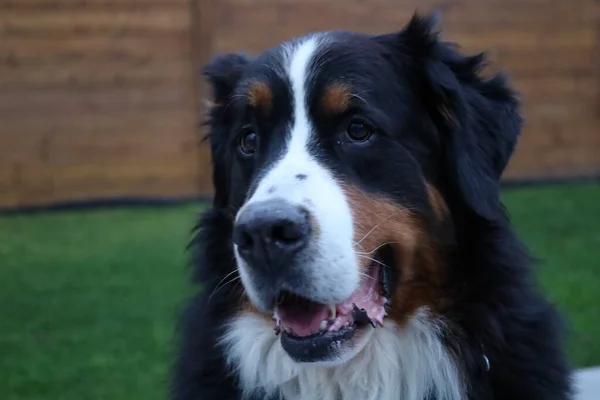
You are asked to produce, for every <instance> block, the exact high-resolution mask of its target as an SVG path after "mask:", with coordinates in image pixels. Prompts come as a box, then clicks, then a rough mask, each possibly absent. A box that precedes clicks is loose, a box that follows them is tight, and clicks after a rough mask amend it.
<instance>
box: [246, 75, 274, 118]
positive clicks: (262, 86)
mask: <svg viewBox="0 0 600 400" xmlns="http://www.w3.org/2000/svg"><path fill="white" fill-rule="evenodd" d="M246 95H247V97H248V104H250V105H251V106H252V107H256V108H260V109H262V110H263V111H264V112H266V113H268V112H269V111H270V110H271V107H272V105H273V92H271V88H270V87H269V85H267V84H266V83H265V82H252V83H251V84H250V85H249V86H248V90H247V92H246Z"/></svg>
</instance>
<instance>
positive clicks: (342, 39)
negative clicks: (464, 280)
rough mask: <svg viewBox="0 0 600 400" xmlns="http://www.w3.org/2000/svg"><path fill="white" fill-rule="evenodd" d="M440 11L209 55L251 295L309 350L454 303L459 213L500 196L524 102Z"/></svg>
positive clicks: (223, 174) (224, 172)
mask: <svg viewBox="0 0 600 400" xmlns="http://www.w3.org/2000/svg"><path fill="white" fill-rule="evenodd" d="M431 25H432V21H431V20H430V19H421V18H418V17H415V18H413V20H412V21H411V22H410V23H409V25H408V26H407V27H406V28H405V29H404V30H402V31H400V32H398V33H394V34H390V35H383V36H368V35H363V34H358V33H351V32H338V31H336V32H326V33H317V34H312V35H309V36H306V37H302V38H299V39H296V40H294V41H291V42H287V43H283V44H281V45H279V46H277V47H275V48H274V49H271V50H269V51H267V52H265V53H263V54H262V55H260V56H259V57H257V58H254V59H248V58H246V57H243V56H240V55H224V56H221V57H218V58H216V59H215V60H214V61H213V62H212V63H211V64H210V65H209V66H207V68H206V70H205V72H206V75H207V76H208V78H209V80H210V82H211V84H212V87H213V91H214V96H215V104H214V106H213V107H212V109H211V124H212V125H211V133H210V140H211V145H212V150H213V159H214V168H215V170H214V184H215V189H216V193H215V204H214V206H215V207H217V208H222V209H227V210H230V211H231V221H232V222H231V223H232V224H233V237H232V246H233V249H232V250H233V254H234V256H235V260H236V263H237V269H238V273H239V275H240V277H241V279H242V282H243V286H244V290H245V293H246V295H247V298H248V299H249V304H248V305H247V306H246V307H245V308H246V309H247V310H251V311H250V312H256V313H262V314H264V315H266V316H268V317H269V318H271V317H272V318H273V321H274V328H275V332H274V335H275V334H278V333H281V344H282V346H283V348H284V349H285V350H286V351H287V353H288V354H289V356H290V357H291V358H293V359H295V360H297V361H299V362H316V361H319V362H329V363H331V362H333V363H336V362H338V363H339V362H344V361H346V360H348V359H349V358H350V357H352V356H353V355H354V354H356V352H358V351H359V350H360V349H361V348H362V346H363V345H364V343H366V341H368V340H369V337H370V333H371V332H372V331H373V329H377V327H378V326H383V325H384V324H385V320H386V318H391V319H393V320H394V321H395V322H396V323H398V324H400V325H401V324H402V322H403V321H405V320H406V319H407V318H409V317H410V316H411V315H412V313H414V312H415V311H416V310H417V309H419V308H422V307H427V308H428V309H429V310H430V311H431V312H433V313H440V314H443V312H444V311H443V310H444V308H445V307H447V304H446V303H447V302H448V301H451V300H448V299H447V296H446V295H445V292H444V290H445V289H444V288H445V286H446V285H447V284H448V282H449V281H450V276H451V274H452V265H451V263H450V262H449V261H448V259H447V258H446V257H445V256H444V251H443V250H444V248H445V246H446V245H447V243H446V241H447V240H449V238H451V237H452V234H453V232H455V231H454V224H455V223H456V221H455V219H456V215H457V214H465V215H472V216H474V217H475V218H480V219H493V218H495V216H496V215H497V213H499V212H501V211H500V210H501V207H500V203H499V199H498V179H499V177H500V175H501V173H502V171H503V169H504V168H505V166H506V163H507V162H508V158H509V156H510V153H511V152H512V149H513V147H514V144H515V141H516V137H517V134H518V131H519V127H520V120H519V118H518V113H517V104H516V102H515V101H514V99H513V97H512V94H511V93H510V91H509V90H508V89H507V88H506V87H505V85H504V82H503V81H502V80H501V79H494V80H491V81H483V80H481V79H480V78H479V77H478V76H477V72H478V71H477V69H478V68H479V67H480V62H481V59H480V58H479V57H463V56H461V55H459V54H458V53H456V52H455V51H454V50H453V49H452V48H451V47H450V46H448V45H446V44H443V43H440V42H438V40H437V37H436V35H435V34H434V33H432V32H431Z"/></svg>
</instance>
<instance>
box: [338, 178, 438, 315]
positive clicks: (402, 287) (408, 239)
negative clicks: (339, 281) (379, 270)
mask: <svg viewBox="0 0 600 400" xmlns="http://www.w3.org/2000/svg"><path fill="white" fill-rule="evenodd" d="M344 190H345V193H346V195H347V198H348V200H349V203H350V207H351V209H352V213H353V217H354V230H355V237H354V241H355V243H356V251H362V252H363V254H362V257H359V258H360V259H361V267H362V268H363V269H364V268H366V267H367V265H368V264H369V263H370V262H371V260H370V259H368V258H366V257H373V256H374V255H375V250H376V249H378V248H379V247H382V246H383V245H389V246H391V247H392V249H393V250H394V256H395V261H396V262H397V265H394V266H390V267H392V268H395V271H396V272H395V276H396V288H395V291H394V294H393V297H392V299H391V306H390V309H389V311H388V313H389V315H388V318H390V319H393V320H394V321H396V322H397V323H399V324H402V323H404V322H405V321H406V320H407V318H409V317H410V316H412V315H413V314H414V313H415V312H416V311H417V309H418V308H420V307H422V306H427V307H429V309H430V310H431V311H433V312H435V310H436V309H437V304H438V293H439V287H440V282H441V278H442V276H441V272H442V271H441V265H440V263H439V260H438V257H437V256H436V253H435V250H434V248H433V246H432V243H433V241H432V240H430V237H429V234H428V232H427V231H426V230H425V229H424V224H422V223H421V222H420V220H419V219H418V218H417V216H416V215H415V214H414V213H412V212H411V211H410V210H408V209H407V208H405V207H403V206H401V205H399V204H396V203H394V202H393V201H391V200H389V199H385V198H382V197H379V196H376V195H373V194H368V193H365V192H362V191H361V190H360V189H358V188H356V187H352V186H346V187H345V188H344ZM364 253H367V254H364ZM384 268H385V267H384ZM362 272H364V271H362Z"/></svg>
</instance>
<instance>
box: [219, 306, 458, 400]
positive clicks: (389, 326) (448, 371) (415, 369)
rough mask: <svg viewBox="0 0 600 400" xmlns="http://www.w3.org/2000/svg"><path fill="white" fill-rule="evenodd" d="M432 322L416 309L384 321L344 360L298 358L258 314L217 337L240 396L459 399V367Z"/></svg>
mask: <svg viewBox="0 0 600 400" xmlns="http://www.w3.org/2000/svg"><path fill="white" fill-rule="evenodd" d="M439 327H440V325H439V324H436V322H435V321H433V320H431V318H430V317H429V316H428V315H427V313H425V312H423V311H422V312H419V313H417V314H416V315H415V316H414V317H413V318H412V319H411V320H410V321H409V322H408V323H406V324H405V325H404V326H403V327H402V328H401V329H400V328H398V327H397V326H396V325H395V324H394V323H393V322H391V321H387V322H386V325H385V327H383V328H377V329H376V330H375V332H373V334H372V335H371V337H370V339H369V341H368V343H367V344H366V345H365V348H364V349H362V350H361V351H360V352H359V353H358V354H357V355H356V356H355V357H354V358H352V359H351V360H350V361H348V362H347V363H345V364H341V365H337V366H333V367H332V366H329V367H326V366H317V365H311V364H298V363H295V362H294V361H292V360H291V359H290V357H289V356H288V355H287V354H286V353H285V351H284V350H283V348H282V347H281V344H280V341H279V340H278V337H277V336H275V335H274V333H273V328H272V326H270V324H269V323H268V322H267V321H266V320H265V319H263V318H261V317H260V316H257V315H254V314H250V313H246V314H241V315H239V316H237V317H236V318H234V320H233V321H232V322H231V325H230V326H229V327H228V330H227V333H226V335H225V336H224V337H223V345H224V346H225V349H226V355H227V361H228V363H229V365H230V367H231V368H232V370H234V371H236V373H237V374H238V379H239V384H240V389H241V390H242V391H243V395H244V398H250V397H251V396H252V395H260V396H262V397H261V398H275V399H277V398H281V399H285V400H314V399H323V400H339V399H343V400H381V399H386V400H424V399H429V398H433V399H436V400H462V399H465V397H466V396H465V389H464V387H463V380H462V379H461V374H460V368H459V367H458V366H457V363H456V362H455V360H454V358H453V356H452V355H451V354H450V353H449V351H448V349H447V348H446V347H445V346H444V345H443V344H442V342H441V339H440V331H439Z"/></svg>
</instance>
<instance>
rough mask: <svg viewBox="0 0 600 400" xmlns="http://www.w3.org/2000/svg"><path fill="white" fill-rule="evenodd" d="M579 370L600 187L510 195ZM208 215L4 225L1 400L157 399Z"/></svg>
mask: <svg viewBox="0 0 600 400" xmlns="http://www.w3.org/2000/svg"><path fill="white" fill-rule="evenodd" d="M504 197H505V201H506V204H507V206H508V207H509V209H510V211H511V214H512V216H513V218H514V220H515V223H516V225H517V228H518V230H519V232H520V233H521V236H522V237H523V238H524V240H525V241H526V242H527V244H529V245H530V247H531V248H532V250H533V251H534V253H535V254H536V255H538V256H540V257H542V258H543V259H544V260H545V262H544V263H543V264H542V265H540V266H539V275H540V278H541V282H542V284H543V288H544V289H545V290H546V291H547V293H548V294H549V296H550V297H551V298H552V299H553V300H554V301H555V302H556V303H557V304H558V305H559V306H560V307H561V309H562V310H563V312H564V313H565V315H566V316H567V317H568V319H569V323H570V325H571V327H572V334H571V337H570V341H569V349H570V354H571V355H572V359H573V361H574V362H575V364H576V365H577V366H586V365H592V364H600V341H599V340H598V339H597V338H598V337H600V306H599V305H600V286H599V285H598V282H600V226H599V224H598V219H599V216H600V187H599V186H592V185H576V186H562V187H549V188H535V189H525V190H511V191H507V192H506V193H505V195H504ZM197 209H198V206H194V205H188V206H182V207H174V208H138V209H127V208H122V209H113V210H97V211H87V212H81V211H79V212H57V213H47V214H39V215H23V216H4V217H0V399H3V400H17V399H19V400H34V399H35V400H42V399H43V400H54V399H56V400H58V399H60V400H75V399H77V400H81V399H86V400H87V399H90V400H100V399H106V400H125V399H127V400H131V399H144V400H154V399H156V400H158V399H163V398H165V381H166V378H167V371H168V365H169V352H170V351H171V348H172V347H171V346H172V338H173V335H172V331H173V324H174V320H175V316H176V312H177V307H178V306H179V305H180V304H181V301H182V300H183V299H184V297H185V295H186V293H187V292H188V290H189V288H188V287H187V286H186V282H185V279H186V277H187V276H186V270H185V264H186V255H185V253H184V250H185V245H186V244H187V241H188V238H189V232H190V229H191V227H192V224H193V220H194V216H195V214H196V212H197Z"/></svg>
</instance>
